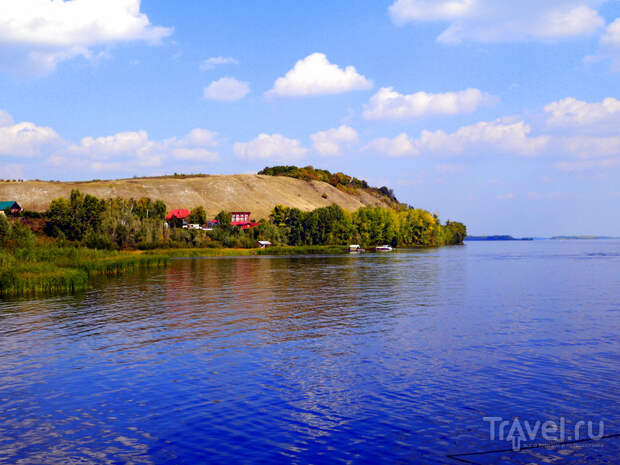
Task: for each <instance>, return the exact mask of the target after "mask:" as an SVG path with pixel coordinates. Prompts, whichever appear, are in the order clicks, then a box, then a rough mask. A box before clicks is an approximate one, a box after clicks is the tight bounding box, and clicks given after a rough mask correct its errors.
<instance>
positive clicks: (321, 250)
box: [143, 245, 348, 258]
mask: <svg viewBox="0 0 620 465" xmlns="http://www.w3.org/2000/svg"><path fill="white" fill-rule="evenodd" d="M347 252H348V248H347V247H346V246H343V245H309V246H282V247H267V248H264V249H260V248H254V249H234V248H230V249H229V248H196V249H191V248H188V249H155V250H149V251H146V252H143V253H144V254H145V255H150V254H154V255H161V256H166V257H170V258H199V257H238V256H250V255H334V254H343V253H347Z"/></svg>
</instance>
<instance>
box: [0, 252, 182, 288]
mask: <svg viewBox="0 0 620 465" xmlns="http://www.w3.org/2000/svg"><path fill="white" fill-rule="evenodd" d="M169 260H170V259H169V257H167V256H162V255H155V254H149V255H146V254H139V253H132V252H114V251H103V250H93V249H86V248H74V247H37V248H32V249H19V250H16V251H15V252H14V253H9V252H7V251H6V250H3V251H1V252H0V296H3V297H7V296H26V295H27V296H37V295H58V294H72V293H74V292H78V291H83V290H85V289H87V288H88V285H89V278H91V277H93V276H96V275H104V276H116V275H120V274H122V273H125V272H128V271H132V270H137V269H145V268H154V267H161V266H165V265H167V263H168V262H169Z"/></svg>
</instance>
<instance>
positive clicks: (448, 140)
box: [416, 119, 549, 156]
mask: <svg viewBox="0 0 620 465" xmlns="http://www.w3.org/2000/svg"><path fill="white" fill-rule="evenodd" d="M531 130H532V129H531V127H530V126H529V125H528V124H525V122H523V121H516V122H513V121H510V120H502V119H499V120H495V121H481V122H479V123H476V124H472V125H469V126H462V127H460V128H459V129H458V130H456V131H455V132H453V133H446V132H444V131H433V132H431V131H422V134H421V135H420V137H419V139H417V140H416V143H417V146H418V148H419V150H420V151H424V152H426V151H430V152H441V153H453V154H460V153H465V152H470V151H474V152H475V151H476V150H480V151H486V152H494V153H497V152H499V153H509V154H515V155H524V156H532V155H537V154H539V153H540V152H542V151H543V150H544V149H545V148H546V146H547V144H548V143H549V137H548V136H537V137H531V136H530V133H531Z"/></svg>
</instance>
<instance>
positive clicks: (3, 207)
mask: <svg viewBox="0 0 620 465" xmlns="http://www.w3.org/2000/svg"><path fill="white" fill-rule="evenodd" d="M0 211H1V212H2V213H5V212H6V211H8V212H10V213H11V214H13V215H16V214H18V213H20V212H23V211H24V209H23V208H22V207H21V206H20V205H19V204H18V203H17V202H16V201H15V200H6V201H0Z"/></svg>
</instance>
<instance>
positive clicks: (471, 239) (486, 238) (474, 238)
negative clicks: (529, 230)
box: [464, 234, 620, 242]
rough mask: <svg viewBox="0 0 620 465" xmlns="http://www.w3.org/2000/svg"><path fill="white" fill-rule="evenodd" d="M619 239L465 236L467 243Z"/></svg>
mask: <svg viewBox="0 0 620 465" xmlns="http://www.w3.org/2000/svg"><path fill="white" fill-rule="evenodd" d="M605 239H620V237H615V236H552V237H513V236H510V235H507V234H503V235H494V236H467V237H466V238H465V239H464V240H465V241H466V242H467V241H469V242H476V241H582V240H605Z"/></svg>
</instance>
